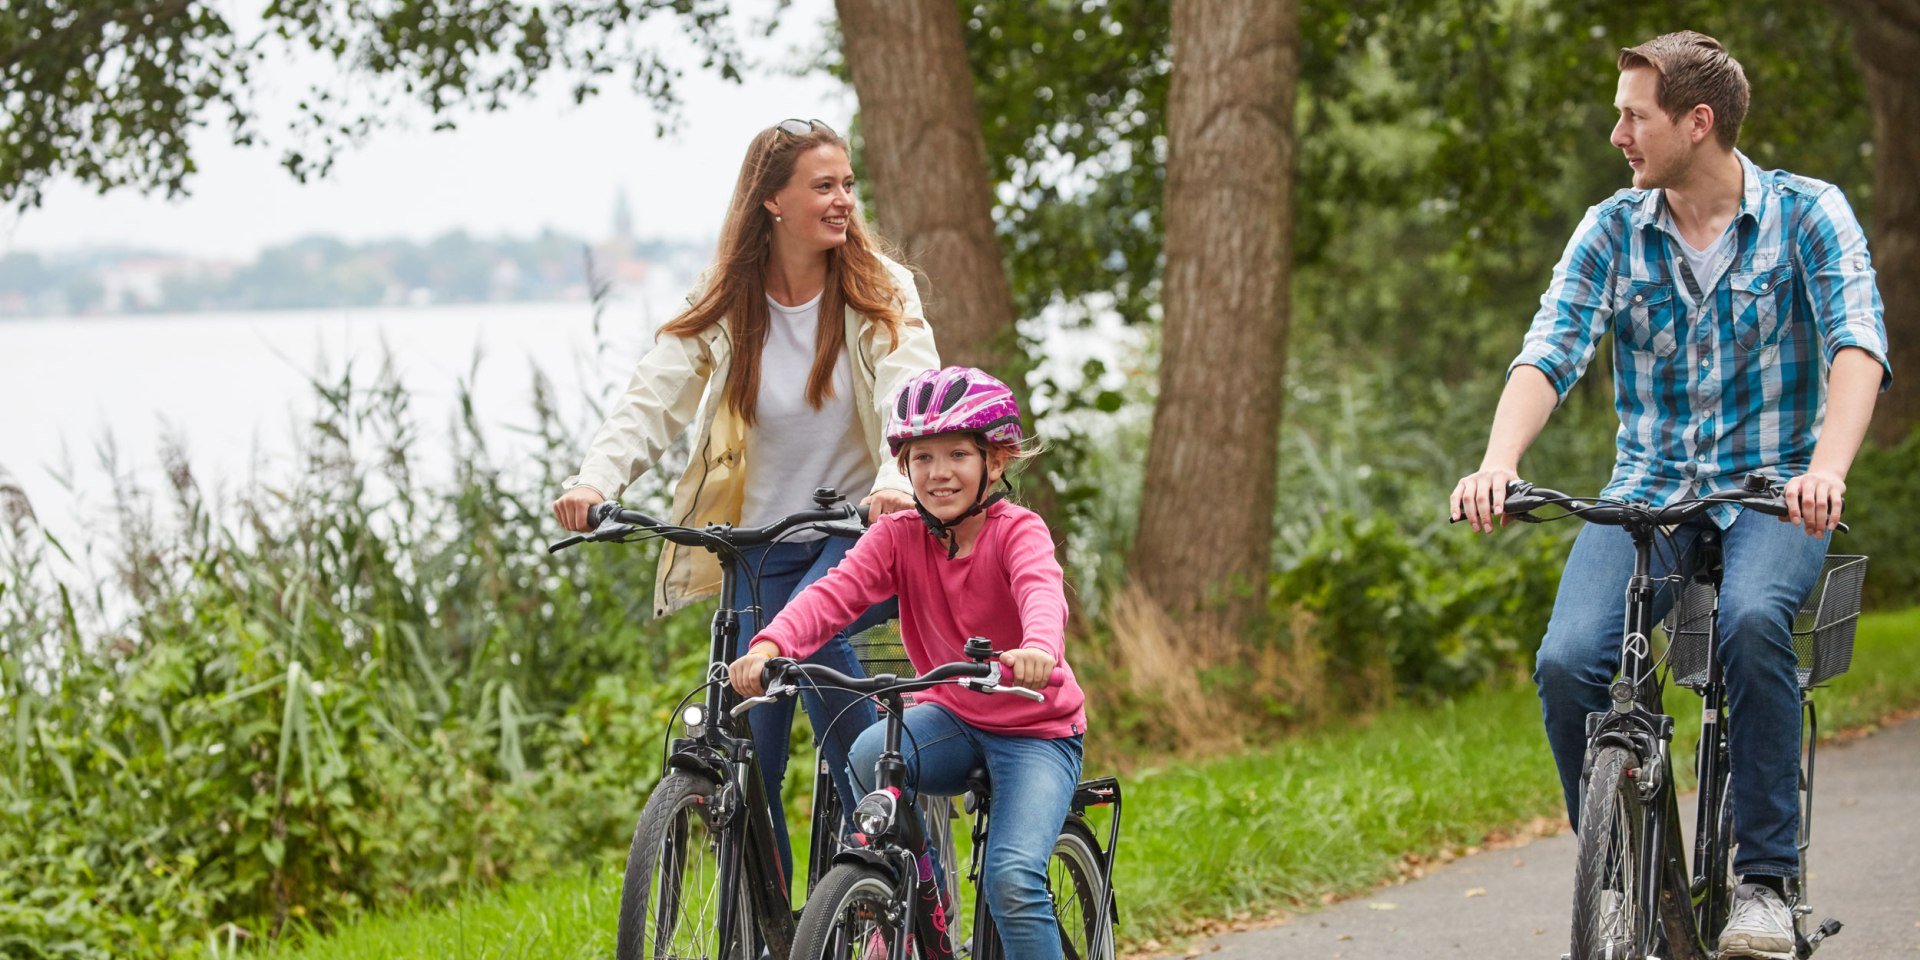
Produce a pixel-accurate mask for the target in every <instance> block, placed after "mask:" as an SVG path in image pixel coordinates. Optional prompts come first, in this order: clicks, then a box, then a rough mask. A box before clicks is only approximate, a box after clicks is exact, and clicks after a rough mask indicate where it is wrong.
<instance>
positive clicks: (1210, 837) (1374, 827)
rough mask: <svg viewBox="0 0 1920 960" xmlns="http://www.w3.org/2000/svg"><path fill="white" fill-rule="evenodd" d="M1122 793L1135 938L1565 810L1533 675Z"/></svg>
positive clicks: (1845, 702)
mask: <svg viewBox="0 0 1920 960" xmlns="http://www.w3.org/2000/svg"><path fill="white" fill-rule="evenodd" d="M1916 638H1920V609H1913V610H1907V611H1902V612H1899V613H1891V614H1874V615H1870V616H1868V617H1866V618H1864V619H1863V620H1862V621H1861V627H1860V632H1859V637H1858V640H1857V642H1856V644H1855V656H1854V663H1855V669H1854V672H1853V673H1851V674H1849V675H1847V676H1845V677H1843V678H1841V679H1840V680H1838V681H1836V682H1835V683H1834V684H1833V686H1832V687H1831V688H1830V689H1828V690H1825V691H1822V692H1821V693H1820V694H1819V695H1818V697H1817V698H1816V699H1817V701H1818V703H1819V705H1820V709H1821V711H1822V728H1823V730H1825V731H1829V732H1830V731H1837V730H1840V729H1843V728H1848V727H1860V726H1863V725H1870V724H1872V723H1874V722H1875V721H1877V720H1879V719H1880V718H1882V717H1885V716H1887V715H1888V714H1889V713H1892V712H1894V711H1896V710H1901V709H1905V708H1909V707H1913V706H1916V705H1920V643H1916V642H1914V640H1915V639H1916ZM1669 704H1670V706H1671V708H1672V709H1673V711H1674V713H1675V715H1676V716H1677V717H1679V718H1680V719H1681V726H1680V733H1679V734H1678V736H1677V742H1678V743H1679V744H1680V745H1681V746H1682V749H1679V750H1676V753H1677V754H1680V755H1683V756H1689V755H1690V750H1691V745H1692V743H1693V740H1694V738H1695V736H1696V735H1697V728H1698V714H1697V711H1694V712H1693V714H1692V715H1691V716H1689V711H1693V705H1692V701H1691V698H1690V697H1689V696H1688V695H1687V694H1686V693H1685V692H1684V691H1670V700H1669ZM1125 789H1126V799H1127V804H1126V818H1127V819H1126V823H1125V825H1124V827H1125V830H1124V836H1123V837H1122V840H1121V851H1120V865H1119V871H1118V872H1119V879H1118V882H1119V885H1120V890H1119V896H1120V909H1121V917H1120V919H1121V924H1122V935H1123V938H1124V940H1125V942H1126V943H1128V944H1131V945H1133V946H1135V947H1138V946H1140V945H1142V944H1144V943H1146V942H1147V941H1149V940H1156V939H1157V940H1165V939H1169V938H1172V937H1177V936H1179V935H1181V934H1183V933H1186V932H1189V931H1192V930H1194V929H1195V928H1196V926H1197V925H1198V924H1200V923H1202V922H1204V921H1206V920H1208V919H1219V918H1231V917H1236V916H1247V915H1264V914H1267V913H1270V912H1272V911H1274V910H1276V909H1282V910H1284V909H1288V908H1290V907H1291V906H1293V905H1297V904H1311V903H1317V902H1318V901H1319V900H1320V899H1321V898H1323V897H1326V896H1328V895H1334V896H1339V895H1344V894H1351V893H1357V892H1360V891H1364V890H1367V889H1370V888H1372V887H1374V886H1376V885H1378V884H1379V883H1381V882H1382V881H1385V880H1388V879H1390V878H1392V877H1393V876H1394V875H1395V874H1396V872H1397V871H1398V870H1400V869H1401V865H1402V863H1403V862H1404V859H1405V858H1406V857H1407V856H1408V855H1409V854H1411V855H1415V856H1421V857H1431V856H1434V855H1436V854H1439V853H1441V852H1442V851H1445V850H1449V849H1456V848H1459V847H1463V846H1468V845H1472V844H1477V843H1480V842H1482V841H1483V840H1485V839H1486V837H1487V836H1488V835H1489V834H1490V833H1491V832H1494V831H1498V830H1503V829H1506V828H1509V827H1511V826H1513V825H1514V824H1516V823H1522V822H1525V821H1529V820H1531V819H1533V818H1536V817H1540V816H1558V815H1559V813H1560V811H1561V806H1560V798H1559V795H1558V787H1557V785H1556V780H1555V778H1554V775H1553V766H1552V762H1551V760H1550V759H1549V757H1548V754H1547V747H1546V741H1545V738H1544V737H1543V736H1542V735H1541V733H1540V720H1539V707H1538V703H1537V701H1536V700H1535V698H1534V694H1533V691H1532V689H1531V688H1529V687H1518V688H1509V689H1501V690H1489V691H1485V692H1481V693H1476V694H1473V695H1471V696H1465V697H1460V698H1458V699H1457V700H1454V701H1452V702H1450V703H1448V704H1445V705H1443V706H1440V707H1433V708H1419V709H1416V708H1401V709H1395V710H1391V711H1388V712H1386V713H1383V714H1380V715H1378V716H1375V717H1373V718H1371V719H1370V720H1368V721H1367V722H1365V723H1359V724H1348V725H1343V726H1337V727H1332V728H1328V729H1325V730H1321V731H1319V732H1316V733H1314V734H1311V735H1308V736H1303V737H1299V738H1295V739H1291V740H1288V741H1285V742H1283V743H1280V744H1278V745H1276V746H1274V747H1273V748H1271V749H1264V750H1260V751H1257V752H1251V753H1246V754H1243V755H1240V756H1234V757H1224V758H1219V759H1214V760H1209V761H1205V762H1201V763H1196V764H1192V765H1184V766H1178V767H1174V766H1169V767H1166V768H1163V769H1154V770H1147V771H1144V772H1136V773H1134V774H1132V775H1130V776H1129V777H1127V778H1126V782H1125ZM798 834H799V835H800V836H803V837H804V835H805V832H804V831H798ZM619 896H620V871H619V868H618V866H615V865H607V866H599V867H594V868H591V869H587V870H584V871H579V872H576V873H573V874H571V875H566V876H561V877H557V878H553V879H550V880H547V881H544V882H540V883H533V884H517V885H512V886H508V887H505V888H502V889H499V890H493V891H487V892H477V893H475V894H474V895H473V896H472V897H468V898H465V899H462V900H460V901H459V902H457V903H454V904H451V905H448V906H445V907H422V908H418V909H415V910H412V911H408V912H405V913H401V914H397V915H388V916H377V917H369V918H367V919H365V920H362V921H360V922H358V923H355V924H352V925H350V926H348V927H346V928H344V929H341V930H339V931H337V932H336V933H334V934H333V935H331V936H327V937H324V938H314V939H312V940H311V941H310V942H309V943H307V944H305V945H304V946H283V947H280V948H277V949H275V950H273V951H271V953H270V955H271V956H272V957H274V958H278V960H318V958H321V957H326V958H335V960H373V958H381V960H481V958H486V960H514V958H528V960H531V958H543V960H544V958H553V960H571V958H587V957H594V958H604V957H607V956H611V954H612V950H613V927H614V922H615V921H614V917H615V912H616V910H617V907H618V903H619ZM203 955H205V954H203ZM216 955H217V954H216Z"/></svg>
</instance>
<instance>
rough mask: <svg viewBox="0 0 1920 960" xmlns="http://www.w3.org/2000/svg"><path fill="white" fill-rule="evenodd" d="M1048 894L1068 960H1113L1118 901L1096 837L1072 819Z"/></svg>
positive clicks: (1057, 850) (1059, 845)
mask: <svg viewBox="0 0 1920 960" xmlns="http://www.w3.org/2000/svg"><path fill="white" fill-rule="evenodd" d="M1047 893H1048V894H1049V895H1050V896H1051V897H1052V898H1053V916H1054V922H1056V923H1058V924H1059V925H1060V955H1061V956H1062V957H1064V958H1065V960H1113V898H1112V895H1111V893H1110V889H1109V887H1108V877H1107V871H1106V861H1105V858H1103V857H1102V856H1101V855H1100V846H1099V844H1098V842H1097V841H1095V840H1094V838H1093V831H1091V830H1089V829H1088V828H1087V825H1086V824H1084V823H1081V822H1080V821H1079V820H1078V819H1077V818H1071V819H1068V820H1067V822H1066V825H1065V826H1064V827H1063V828H1061V831H1060V837H1059V839H1057V840H1055V841H1054V842H1053V857H1052V858H1051V859H1049V860H1048V861H1047Z"/></svg>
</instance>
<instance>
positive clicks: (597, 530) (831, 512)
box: [547, 488, 870, 553]
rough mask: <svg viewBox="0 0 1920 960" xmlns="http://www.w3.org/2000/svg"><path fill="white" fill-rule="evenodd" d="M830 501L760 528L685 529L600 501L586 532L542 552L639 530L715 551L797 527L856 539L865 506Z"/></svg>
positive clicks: (715, 526)
mask: <svg viewBox="0 0 1920 960" xmlns="http://www.w3.org/2000/svg"><path fill="white" fill-rule="evenodd" d="M822 493H831V490H828V489H824V488H823V490H822V491H817V492H816V493H815V495H814V499H815V502H820V501H821V500H822V499H823V498H822V496H821V494H822ZM834 499H839V503H838V505H837V506H826V505H825V504H822V505H821V506H820V507H819V508H817V509H813V510H802V511H800V512H799V513H795V514H790V515H788V516H785V517H781V518H780V519H778V520H775V521H774V522H772V523H769V524H767V525H766V526H763V527H736V526H733V525H731V524H725V523H712V524H708V525H707V526H705V527H685V526H680V525H679V524H673V523H668V522H666V521H665V520H660V519H657V518H655V517H651V516H648V515H647V514H644V513H641V512H640V511H638V510H629V509H627V508H626V507H624V506H621V505H620V501H618V500H602V501H600V502H599V503H596V504H594V505H593V506H592V507H589V508H588V509H587V520H588V522H590V523H592V524H593V530H592V531H590V532H588V533H582V534H575V535H574V536H571V537H568V538H566V539H564V540H560V541H557V542H554V543H551V544H548V545H547V552H548V553H559V552H560V551H562V550H565V549H567V548H568V547H571V546H576V545H578V544H582V543H586V542H587V541H590V540H591V541H608V540H624V539H626V538H627V537H629V536H631V535H633V534H635V533H638V532H641V531H647V532H650V533H654V534H657V535H658V536H660V537H661V538H662V539H665V540H667V541H670V542H672V543H678V544H681V545H682V546H689V547H704V548H706V549H708V550H716V551H717V549H718V547H719V546H720V545H727V546H733V547H749V546H755V545H758V544H762V543H772V542H773V541H774V540H777V539H779V538H780V536H781V535H783V534H785V533H787V532H788V531H791V530H793V529H795V528H797V527H807V528H809V529H813V530H818V531H820V532H822V533H825V534H828V535H829V536H836V537H847V538H850V539H853V538H858V537H859V536H860V534H861V533H863V532H864V531H865V530H866V527H867V524H868V523H869V522H870V521H869V520H868V516H867V507H866V505H865V504H860V505H858V506H855V505H851V504H848V503H847V502H846V501H845V500H844V499H840V498H839V495H838V494H833V497H832V498H830V499H827V500H826V502H827V503H832V502H833V500H834Z"/></svg>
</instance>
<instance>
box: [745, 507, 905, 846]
mask: <svg viewBox="0 0 1920 960" xmlns="http://www.w3.org/2000/svg"><path fill="white" fill-rule="evenodd" d="M852 546H853V541H852V540H849V539H847V538H845V537H825V538H822V539H819V540H803V541H800V542H797V543H795V542H791V541H789V542H783V543H772V544H767V545H765V546H759V547H749V548H747V549H746V550H743V551H741V552H742V555H743V557H744V562H743V563H741V565H740V571H739V572H740V576H739V577H738V578H737V580H736V584H735V588H734V596H733V605H734V608H735V609H736V610H738V611H739V613H740V642H739V649H738V650H736V651H734V655H735V656H740V655H743V654H745V653H746V652H747V648H748V647H749V646H751V645H752V644H753V637H754V635H755V634H757V633H759V632H760V628H761V625H762V624H764V623H766V622H769V621H771V620H772V619H773V618H774V617H777V616H779V615H780V611H781V610H783V609H785V608H786V605H787V603H788V601H790V600H792V599H793V598H794V597H797V596H799V595H800V591H802V590H805V589H806V588H807V587H808V586H810V585H811V584H812V583H813V582H814V581H815V580H818V579H820V578H821V577H824V576H826V575H827V571H828V570H831V569H833V567H834V565H835V564H837V563H839V562H840V558H841V557H844V556H846V555H847V550H848V548H850V547H852ZM756 579H757V580H758V581H759V584H760V606H761V609H760V611H759V615H758V616H756V615H755V611H754V606H753V583H754V581H755V580H756ZM898 611H899V603H898V602H897V601H894V600H887V601H884V602H881V603H877V604H874V605H873V606H872V607H869V608H867V612H866V613H863V614H861V615H860V618H859V619H858V620H855V621H854V622H853V623H852V624H849V625H848V626H847V628H846V629H845V630H842V631H840V632H839V633H838V634H835V635H834V637H833V639H831V640H828V641H827V644H826V646H823V647H821V648H820V649H819V650H818V651H816V652H815V653H814V655H813V656H811V657H808V658H807V660H806V662H807V663H818V664H822V665H825V666H828V667H831V668H833V669H835V670H838V671H840V672H841V673H845V674H848V675H849V676H855V677H862V676H866V673H865V672H864V671H862V670H861V669H860V663H859V661H857V660H855V659H854V656H853V645H852V644H850V643H848V642H847V638H848V637H849V636H852V635H853V634H856V633H859V632H860V631H862V630H866V629H868V628H870V627H873V626H876V625H878V624H881V623H884V622H885V621H887V620H891V619H893V618H894V617H896V616H898V615H899V613H898ZM800 702H801V703H802V704H804V705H805V706H806V708H807V717H808V718H809V719H810V720H812V722H813V740H814V744H815V746H817V747H818V748H819V749H820V755H821V759H822V760H824V761H826V763H827V769H828V770H829V771H831V772H832V775H833V786H834V791H835V792H836V793H838V794H839V795H840V803H841V807H842V809H843V810H846V811H851V810H852V809H853V806H854V804H857V803H859V802H860V796H861V795H860V794H857V793H853V792H852V787H851V785H850V784H849V783H848V782H847V772H846V770H847V748H848V746H849V745H851V744H852V743H853V738H854V737H856V736H859V735H860V731H862V730H865V729H866V728H868V727H869V726H872V725H873V722H874V720H875V719H877V717H878V714H877V713H876V712H875V711H874V708H873V704H872V703H871V702H870V701H867V700H863V699H861V698H860V697H859V696H857V695H855V694H851V693H846V692H843V691H839V690H832V689H827V688H824V687H823V688H818V689H813V688H809V689H807V690H806V691H805V692H803V693H801V694H800ZM835 718H838V722H835ZM747 723H748V727H749V728H750V729H751V730H752V731H753V748H754V752H755V753H756V754H757V755H758V756H759V758H760V780H761V784H762V786H763V787H764V788H765V789H766V794H767V805H768V807H769V811H768V812H769V813H771V814H772V815H773V834H774V838H775V839H776V840H777V841H778V845H779V848H780V863H781V866H782V867H783V868H784V869H785V870H786V875H787V877H788V879H789V880H791V879H792V877H793V846H792V844H791V843H790V842H789V841H788V839H787V818H786V814H785V812H784V811H783V810H782V809H781V806H780V785H781V784H782V783H783V782H785V780H786V776H787V748H788V738H789V736H790V735H791V733H792V730H793V701H792V700H779V701H776V702H774V703H767V704H761V705H760V706H758V707H755V708H754V709H753V710H751V711H749V712H748V713H747ZM848 816H851V814H848ZM849 822H850V821H849Z"/></svg>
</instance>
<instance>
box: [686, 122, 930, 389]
mask: <svg viewBox="0 0 1920 960" xmlns="http://www.w3.org/2000/svg"><path fill="white" fill-rule="evenodd" d="M822 146H833V147H838V148H839V149H840V150H841V151H842V152H848V150H847V142H846V141H845V140H842V139H841V138H840V135H839V134H836V133H834V132H833V131H832V130H830V129H827V127H826V126H825V125H824V124H815V125H814V126H813V128H812V129H811V130H809V131H808V132H807V133H804V134H793V133H787V132H785V131H783V130H781V129H779V128H778V127H769V128H768V129H766V130H762V131H760V134H759V135H758V136H756V137H754V138H753V142H752V143H751V144H749V145H748V146H747V159H746V161H745V162H744V163H742V164H741V165H740V179H739V180H738V181H737V182H736V183H735V184H734V187H733V201H732V203H730V204H729V205H728V207H727V220H726V223H725V224H723V225H722V226H721V228H720V248H719V250H718V251H717V252H716V253H715V255H714V262H713V269H712V270H711V271H709V282H708V284H707V286H706V289H704V290H702V291H700V293H699V296H698V297H697V298H696V299H695V300H694V301H693V305H692V306H690V307H688V308H687V309H686V310H685V311H684V312H682V313H681V314H680V315H679V316H677V317H674V318H673V319H672V320H670V321H668V322H667V324H666V325H665V326H662V327H661V328H660V332H661V333H662V334H673V335H675V336H680V337H691V336H694V335H695V334H698V333H700V332H702V331H704V330H706V329H707V328H708V327H711V326H713V325H714V324H716V323H722V322H724V323H726V324H727V334H728V336H729V337H730V338H731V339H732V340H733V372H732V374H731V377H730V378H729V381H728V383H727V403H728V404H729V405H730V406H732V407H733V410H734V412H735V413H736V414H738V415H739V416H740V418H741V420H742V421H743V422H744V423H746V424H747V425H748V426H752V425H753V421H754V406H755V403H756V401H757V400H758V399H759V397H760V354H761V351H762V350H763V349H764V348H765V346H766V342H767V260H768V258H769V257H770V256H771V255H772V253H773V215H772V214H770V213H768V212H767V209H766V207H764V206H762V203H763V202H764V201H766V200H768V199H771V198H772V197H773V195H774V194H776V193H778V192H779V191H780V189H781V188H782V187H785V186H786V185H787V181H788V180H791V179H792V178H793V168H794V165H795V163H796V162H797V161H798V160H799V158H800V156H801V155H802V154H804V153H806V152H808V151H810V150H814V149H817V148H819V147H822ZM848 155H849V156H851V153H850V152H848ZM884 244H885V241H883V240H881V238H880V237H879V236H878V235H877V234H874V233H871V232H869V231H868V230H867V226H866V223H865V221H864V220H863V219H862V218H861V215H860V211H859V210H858V209H857V208H856V209H854V210H853V211H851V215H850V216H848V217H847V241H846V243H844V244H841V245H840V246H838V247H835V248H833V249H830V250H828V251H827V252H826V257H827V286H826V289H825V290H824V291H823V292H822V294H821V297H820V326H819V332H818V334H817V335H816V336H815V338H814V351H813V369H812V372H811V373H809V374H808V376H807V403H808V404H810V405H812V407H813V408H814V409H815V410H818V409H820V406H821V404H823V403H825V402H826V401H827V399H828V398H830V397H832V396H833V366H834V364H835V363H836V362H837V361H838V360H839V359H840V351H841V349H842V348H844V347H845V346H846V339H847V334H846V322H845V313H846V309H847V308H848V307H852V308H853V309H854V310H856V311H859V312H860V313H861V314H863V315H865V316H866V317H867V318H868V319H869V320H872V321H873V322H875V323H878V324H880V325H881V326H883V327H885V328H886V330H887V335H888V337H889V338H890V339H891V340H892V343H893V344H894V345H895V346H898V345H899V342H900V324H901V323H903V322H905V318H904V317H902V316H901V314H900V303H899V293H898V291H896V289H895V287H894V281H893V276H892V275H891V274H889V273H888V272H887V268H886V266H885V265H884V264H882V263H881V261H880V252H879V250H878V249H876V248H881V247H884Z"/></svg>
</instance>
